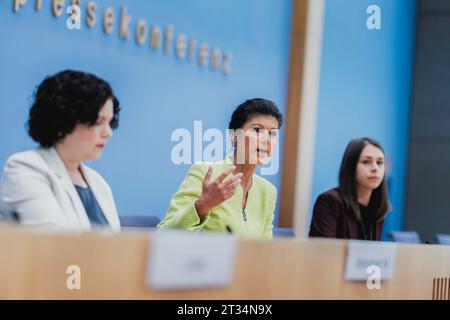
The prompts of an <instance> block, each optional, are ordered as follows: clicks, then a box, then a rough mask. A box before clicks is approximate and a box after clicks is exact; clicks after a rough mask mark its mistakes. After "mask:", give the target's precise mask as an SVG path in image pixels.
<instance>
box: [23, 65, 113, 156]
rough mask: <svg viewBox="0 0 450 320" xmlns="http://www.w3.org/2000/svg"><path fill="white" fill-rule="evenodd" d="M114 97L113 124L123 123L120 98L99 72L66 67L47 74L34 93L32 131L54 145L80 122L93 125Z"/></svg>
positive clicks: (40, 140) (44, 144)
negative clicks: (121, 121)
mask: <svg viewBox="0 0 450 320" xmlns="http://www.w3.org/2000/svg"><path fill="white" fill-rule="evenodd" d="M108 99H112V102H113V112H114V116H113V119H112V120H111V123H110V125H111V128H113V129H116V128H117V127H118V126H119V111H120V107H119V101H118V100H117V98H116V97H115V96H114V93H113V91H112V89H111V86H110V85H109V83H107V82H106V81H104V80H102V79H100V78H98V77H97V76H95V75H93V74H90V73H85V72H80V71H74V70H65V71H62V72H59V73H57V74H55V75H53V76H50V77H47V78H46V79H45V80H44V81H42V83H41V84H40V85H39V86H38V88H37V90H36V92H35V94H34V103H33V105H32V106H31V109H30V115H29V119H28V125H27V127H28V134H29V135H30V137H31V138H32V139H33V140H34V141H36V142H37V143H39V144H40V145H41V146H42V147H45V148H50V147H52V146H53V145H54V144H55V143H56V142H58V141H61V140H62V139H64V137H65V136H66V135H68V134H70V133H72V132H73V130H74V129H75V126H76V125H77V124H80V123H81V124H86V125H88V126H93V125H95V123H96V122H97V118H98V113H99V112H100V109H101V108H102V107H103V105H104V104H105V102H106V101H107V100H108Z"/></svg>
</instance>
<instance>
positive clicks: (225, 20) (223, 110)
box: [0, 0, 291, 217]
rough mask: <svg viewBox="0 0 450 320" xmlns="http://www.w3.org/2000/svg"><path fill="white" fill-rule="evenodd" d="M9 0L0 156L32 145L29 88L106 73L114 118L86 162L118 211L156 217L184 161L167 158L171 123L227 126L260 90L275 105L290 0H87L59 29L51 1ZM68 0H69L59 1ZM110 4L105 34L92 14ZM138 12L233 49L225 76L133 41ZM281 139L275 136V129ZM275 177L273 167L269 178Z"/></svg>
mask: <svg viewBox="0 0 450 320" xmlns="http://www.w3.org/2000/svg"><path fill="white" fill-rule="evenodd" d="M12 2H13V1H12V0H8V1H6V0H2V1H0V46H1V49H0V164H1V165H3V163H4V161H5V160H6V158H7V156H8V155H10V154H12V153H13V152H17V151H20V150H24V149H28V148H30V147H33V146H34V144H33V142H32V141H31V140H30V139H29V138H28V137H27V134H26V131H25V128H24V125H25V122H26V119H27V112H28V108H29V106H30V104H31V102H32V100H31V98H32V93H33V90H34V88H35V86H36V85H38V84H39V83H40V81H41V80H43V78H44V77H45V76H47V75H49V74H53V73H55V72H57V71H60V70H63V69H66V68H74V69H81V70H85V71H89V72H93V73H95V74H97V75H99V76H101V77H103V78H105V79H106V80H108V81H110V83H111V84H112V86H113V88H114V90H115V91H116V94H117V96H118V97H119V100H120V102H121V105H122V110H123V111H122V113H121V123H120V127H119V129H118V131H116V132H115V136H114V137H113V139H112V140H111V142H110V144H109V145H108V146H107V148H106V150H105V152H104V154H103V156H102V158H101V159H100V160H99V161H96V162H93V163H91V164H90V165H91V166H93V167H94V168H96V169H97V170H98V171H99V172H100V173H101V174H102V175H103V176H104V177H105V178H106V179H107V180H108V182H109V183H110V185H111V186H112V188H113V191H114V194H115V197H116V201H117V203H118V207H119V212H120V213H121V214H152V215H159V216H160V217H162V216H163V215H164V213H165V210H166V209H167V206H168V201H169V199H170V197H171V195H172V194H173V193H174V192H175V191H176V189H177V187H178V185H179V183H180V182H181V180H182V179H183V177H184V176H185V174H186V172H187V170H188V168H189V166H187V165H182V166H175V165H174V164H172V162H171V159H170V154H171V148H172V147H173V146H174V145H175V144H176V143H174V142H172V141H171V140H170V137H171V133H172V131H173V130H174V129H176V128H187V129H189V130H190V131H191V132H192V130H193V121H194V120H203V128H204V130H206V129H207V128H220V129H226V127H227V125H228V121H229V117H230V115H231V112H232V110H233V109H234V108H235V107H236V106H237V105H238V104H239V103H241V102H242V101H243V100H244V99H246V98H251V97H257V96H261V97H265V98H268V99H272V100H273V101H275V102H276V103H277V104H278V105H279V107H280V108H281V109H282V111H283V112H284V110H285V95H286V86H287V70H288V56H289V54H288V51H289V33H290V12H291V10H290V8H291V1H290V0H276V1H275V0H246V1H240V0H227V1H210V0H194V1H184V0H171V1H165V0H146V1H137V0H134V1H128V0H126V1H125V0H110V1H103V0H102V1H100V0H98V1H96V3H97V10H96V12H97V24H96V25H95V26H94V28H92V29H89V28H87V27H86V24H85V23H84V19H85V18H86V16H85V8H86V4H87V1H82V13H83V16H82V19H83V23H82V29H81V30H69V29H67V28H66V17H65V16H63V17H60V18H56V17H54V16H53V15H52V13H51V8H50V2H51V1H43V8H42V10H41V11H39V12H36V11H35V10H34V1H28V4H27V5H26V6H24V7H23V8H22V9H21V10H20V12H18V13H13V11H12ZM66 2H68V1H66ZM106 5H109V6H111V7H113V8H114V10H115V14H116V24H115V30H114V32H113V33H112V34H110V35H105V34H104V33H103V30H102V28H101V15H102V13H103V11H104V8H105V7H106ZM122 5H127V6H128V12H129V14H130V15H131V16H132V19H133V20H132V22H131V28H130V31H132V32H131V35H130V38H129V39H128V40H121V39H120V38H119V35H118V24H119V22H118V20H119V9H120V7H121V6H122ZM139 18H143V19H145V20H146V21H147V23H148V25H149V26H151V25H153V24H156V25H159V26H160V27H162V28H163V30H164V28H165V27H166V25H167V24H173V25H174V27H175V35H177V34H178V33H179V32H182V33H184V34H186V35H187V36H188V37H193V38H195V39H196V40H197V43H198V42H200V41H206V42H208V43H209V44H210V45H212V46H217V47H219V48H221V49H222V50H230V51H232V52H233V56H234V60H233V63H232V72H231V74H230V75H228V76H226V75H224V74H222V73H220V72H217V71H216V72H213V71H211V70H209V69H205V68H201V67H200V66H199V65H198V63H197V62H196V61H186V60H178V59H177V58H175V55H174V53H172V54H170V56H167V55H165V54H164V53H163V52H162V50H158V51H154V50H151V49H150V48H149V44H148V42H147V44H146V45H145V46H143V47H140V46H138V45H137V44H136V42H135V40H134V28H135V25H136V22H137V20H138V19H139ZM281 139H282V137H281ZM268 178H269V179H270V180H271V181H272V182H273V183H274V184H275V185H276V186H279V179H280V175H279V174H277V175H274V176H269V177H268Z"/></svg>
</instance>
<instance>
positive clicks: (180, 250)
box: [146, 230, 237, 290]
mask: <svg viewBox="0 0 450 320" xmlns="http://www.w3.org/2000/svg"><path fill="white" fill-rule="evenodd" d="M236 250H237V239H236V238H234V237H233V236H231V235H227V234H219V233H206V232H202V233H197V232H189V231H179V230H167V231H159V232H155V233H153V236H152V244H151V246H150V254H149V255H148V257H149V258H148V263H147V271H146V282H147V284H148V285H149V286H150V288H152V289H155V290H171V289H190V288H194V289H195V288H210V287H223V286H227V285H229V284H230V283H231V281H232V278H233V273H234V265H235V256H236Z"/></svg>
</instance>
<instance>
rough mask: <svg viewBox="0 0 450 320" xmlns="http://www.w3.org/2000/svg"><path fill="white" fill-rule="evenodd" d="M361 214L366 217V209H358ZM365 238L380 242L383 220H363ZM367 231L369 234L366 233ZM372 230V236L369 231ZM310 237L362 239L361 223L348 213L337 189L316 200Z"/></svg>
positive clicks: (323, 194)
mask: <svg viewBox="0 0 450 320" xmlns="http://www.w3.org/2000/svg"><path fill="white" fill-rule="evenodd" d="M360 210H361V214H362V215H363V216H364V217H367V212H366V211H367V209H366V208H364V207H363V208H360ZM362 224H363V225H364V224H372V226H371V227H370V226H366V227H365V228H364V232H365V234H366V235H367V236H366V237H367V238H369V239H372V240H377V241H380V240H381V234H382V232H383V224H384V220H378V221H370V220H367V219H364V223H362ZM366 230H368V231H369V232H367V231H366ZM371 230H372V235H371V233H370V231H371ZM309 236H310V237H324V238H338V239H364V234H363V229H362V228H361V221H359V220H358V219H356V217H355V216H354V214H353V213H352V212H349V210H348V209H347V207H346V205H345V204H344V201H343V200H342V196H341V194H340V191H339V189H338V188H334V189H331V190H328V191H326V192H324V193H322V194H321V195H320V196H319V197H318V198H317V200H316V203H315V205H314V210H313V216H312V220H311V229H310V231H309Z"/></svg>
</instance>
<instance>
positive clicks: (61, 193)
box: [1, 70, 120, 231]
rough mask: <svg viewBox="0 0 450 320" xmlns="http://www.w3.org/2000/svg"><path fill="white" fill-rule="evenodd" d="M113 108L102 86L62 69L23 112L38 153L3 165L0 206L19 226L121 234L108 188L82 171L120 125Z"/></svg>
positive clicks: (91, 77)
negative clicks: (106, 229)
mask: <svg viewBox="0 0 450 320" xmlns="http://www.w3.org/2000/svg"><path fill="white" fill-rule="evenodd" d="M119 111H120V108H119V101H118V100H117V99H116V97H115V96H114V93H113V91H112V89H111V86H110V85H109V84H108V83H107V82H106V81H104V80H102V79H100V78H98V77H96V76H94V75H92V74H89V73H84V72H79V71H72V70H66V71H63V72H60V73H57V74H55V75H53V76H51V77H48V78H46V79H45V80H44V81H43V82H42V83H41V84H40V85H39V87H38V88H37V91H36V93H35V99H34V103H33V105H32V107H31V109H30V114H29V120H28V133H29V135H30V136H31V138H32V139H33V140H34V141H36V142H37V143H38V144H39V145H40V147H39V148H36V149H33V150H29V151H25V152H20V153H16V154H14V155H12V156H11V157H10V158H9V159H8V160H7V162H6V165H5V168H4V173H3V179H2V188H1V190H2V192H1V201H2V202H3V204H4V205H6V207H7V208H8V210H9V211H10V212H11V213H13V214H14V216H16V217H17V218H18V219H19V221H20V222H21V223H22V224H24V225H29V226H42V227H51V228H55V229H62V230H90V229H91V228H92V227H96V226H99V227H109V228H111V229H112V230H114V231H119V230H120V222H119V217H118V214H117V210H116V206H115V203H114V199H113V195H112V192H111V188H110V187H109V185H108V184H107V183H106V181H105V180H104V179H103V178H102V177H101V176H100V175H99V174H98V173H97V172H95V171H94V170H92V169H90V168H88V167H87V166H85V165H84V164H83V161H85V160H94V159H98V158H99V157H100V155H101V153H102V151H103V149H104V148H105V146H106V143H107V142H108V140H109V139H110V138H111V136H112V130H113V129H116V128H117V127H118V123H119Z"/></svg>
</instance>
